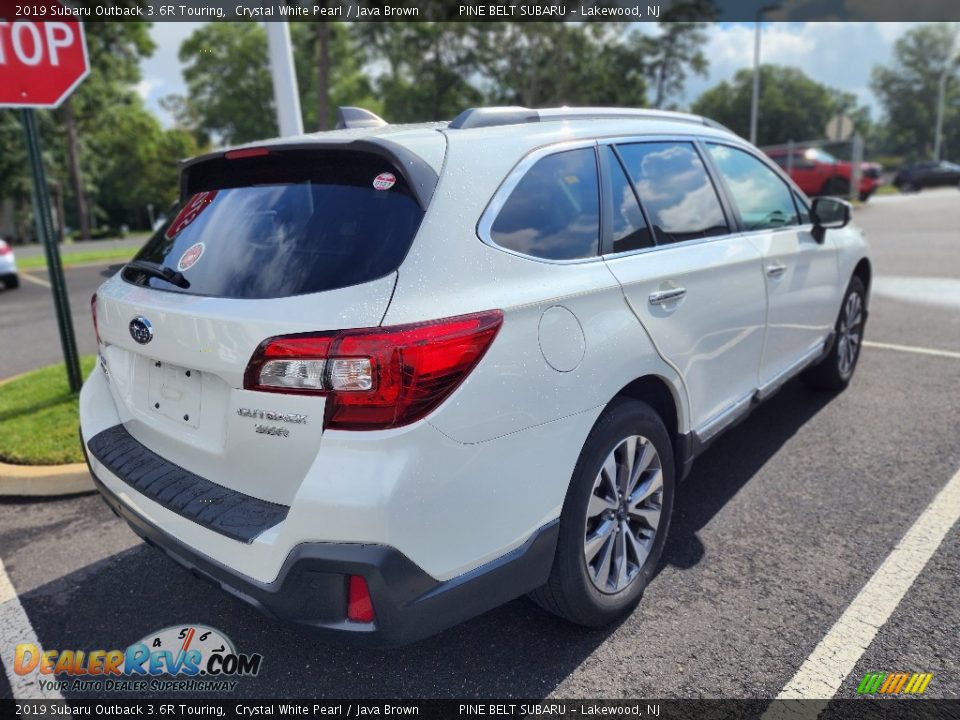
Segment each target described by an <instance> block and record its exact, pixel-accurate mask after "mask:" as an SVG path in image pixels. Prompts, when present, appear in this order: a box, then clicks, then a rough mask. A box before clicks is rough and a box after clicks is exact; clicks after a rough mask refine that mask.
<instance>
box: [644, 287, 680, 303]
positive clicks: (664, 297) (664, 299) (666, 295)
mask: <svg viewBox="0 0 960 720" xmlns="http://www.w3.org/2000/svg"><path fill="white" fill-rule="evenodd" d="M686 294H687V289H686V288H682V287H678V288H671V289H670V290H659V291H657V292H655V293H650V304H651V305H664V304H665V303H668V302H670V301H671V300H679V299H680V298H682V297H683V296H684V295H686Z"/></svg>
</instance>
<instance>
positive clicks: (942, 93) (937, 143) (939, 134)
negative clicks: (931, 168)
mask: <svg viewBox="0 0 960 720" xmlns="http://www.w3.org/2000/svg"><path fill="white" fill-rule="evenodd" d="M958 63H960V55H957V56H956V57H954V58H953V59H952V60H949V61H948V62H947V64H946V65H945V66H944V68H943V72H942V73H940V87H939V90H938V92H937V127H936V130H935V131H934V136H933V159H934V160H937V161H939V160H940V149H941V146H942V145H943V113H944V105H946V102H947V78H948V77H949V76H950V75H951V74H952V71H953V70H954V69H955V67H956V65H957V64H958Z"/></svg>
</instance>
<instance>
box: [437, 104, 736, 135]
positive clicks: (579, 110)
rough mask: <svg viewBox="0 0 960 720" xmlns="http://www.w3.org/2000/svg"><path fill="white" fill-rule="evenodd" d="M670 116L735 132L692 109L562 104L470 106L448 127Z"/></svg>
mask: <svg viewBox="0 0 960 720" xmlns="http://www.w3.org/2000/svg"><path fill="white" fill-rule="evenodd" d="M617 119H621V120H668V121H672V122H687V123H694V124H696V125H706V126H707V127H712V128H716V129H718V130H725V131H727V132H732V131H731V130H730V129H729V128H726V127H724V126H723V125H721V124H720V123H718V122H715V121H713V120H710V119H708V118H705V117H702V116H700V115H691V114H689V113H680V112H672V111H670V110H638V109H634V108H617V107H559V108H546V109H543V110H533V109H530V108H525V107H481V108H470V109H469V110H464V111H463V112H462V113H460V114H459V115H457V117H456V118H454V120H453V122H451V123H450V125H449V126H448V127H450V128H452V129H454V130H468V129H471V128H481V127H495V126H498V125H517V124H520V123H532V122H547V121H551V120H617Z"/></svg>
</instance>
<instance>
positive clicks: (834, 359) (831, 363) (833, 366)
mask: <svg viewBox="0 0 960 720" xmlns="http://www.w3.org/2000/svg"><path fill="white" fill-rule="evenodd" d="M851 314H852V315H853V317H851V316H850V315H851ZM851 320H853V323H852V324H851V322H850V321H851ZM866 322H867V313H866V290H865V288H864V286H863V281H862V280H860V278H859V277H857V276H856V275H854V276H853V277H852V278H851V279H850V284H849V285H848V286H847V291H846V292H845V293H844V295H843V303H842V304H841V306H840V315H839V316H838V317H837V324H836V326H835V328H834V331H835V334H834V337H833V343H832V344H831V346H830V350H829V351H828V352H827V354H826V355H825V356H824V358H823V360H821V361H820V362H819V363H817V364H816V365H814V366H813V367H811V368H809V369H808V370H806V371H804V372H803V373H802V374H801V376H800V378H801V379H802V380H803V382H804V384H806V385H807V386H808V387H811V388H813V389H815V390H831V391H834V392H836V391H839V390H843V389H844V388H846V387H847V385H849V384H850V380H851V378H852V377H853V373H854V371H855V370H856V369H857V361H858V360H859V359H860V349H861V347H862V346H863V331H864V328H865V326H866Z"/></svg>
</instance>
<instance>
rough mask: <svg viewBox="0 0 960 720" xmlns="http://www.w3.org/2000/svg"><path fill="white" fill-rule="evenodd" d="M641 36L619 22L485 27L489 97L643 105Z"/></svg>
mask: <svg viewBox="0 0 960 720" xmlns="http://www.w3.org/2000/svg"><path fill="white" fill-rule="evenodd" d="M638 38H639V34H630V33H628V31H627V29H626V27H625V26H619V25H617V24H614V23H611V24H610V25H606V24H603V23H583V24H580V25H573V24H570V23H502V24H490V25H485V26H482V30H481V32H480V33H479V41H480V42H479V43H478V45H479V47H480V53H479V55H478V59H479V70H480V72H481V73H482V75H483V76H484V77H485V78H486V80H487V83H488V91H487V93H486V95H487V97H486V98H485V100H486V101H487V102H490V103H492V104H507V105H524V106H527V107H544V106H551V105H622V106H627V105H631V106H635V107H642V106H644V105H646V80H645V64H644V58H643V52H644V49H643V47H642V45H641V43H640V42H638ZM481 102H483V99H481ZM465 107H468V105H464V104H461V106H460V108H459V109H461V110H462V109H463V108H465ZM454 114H455V113H454Z"/></svg>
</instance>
